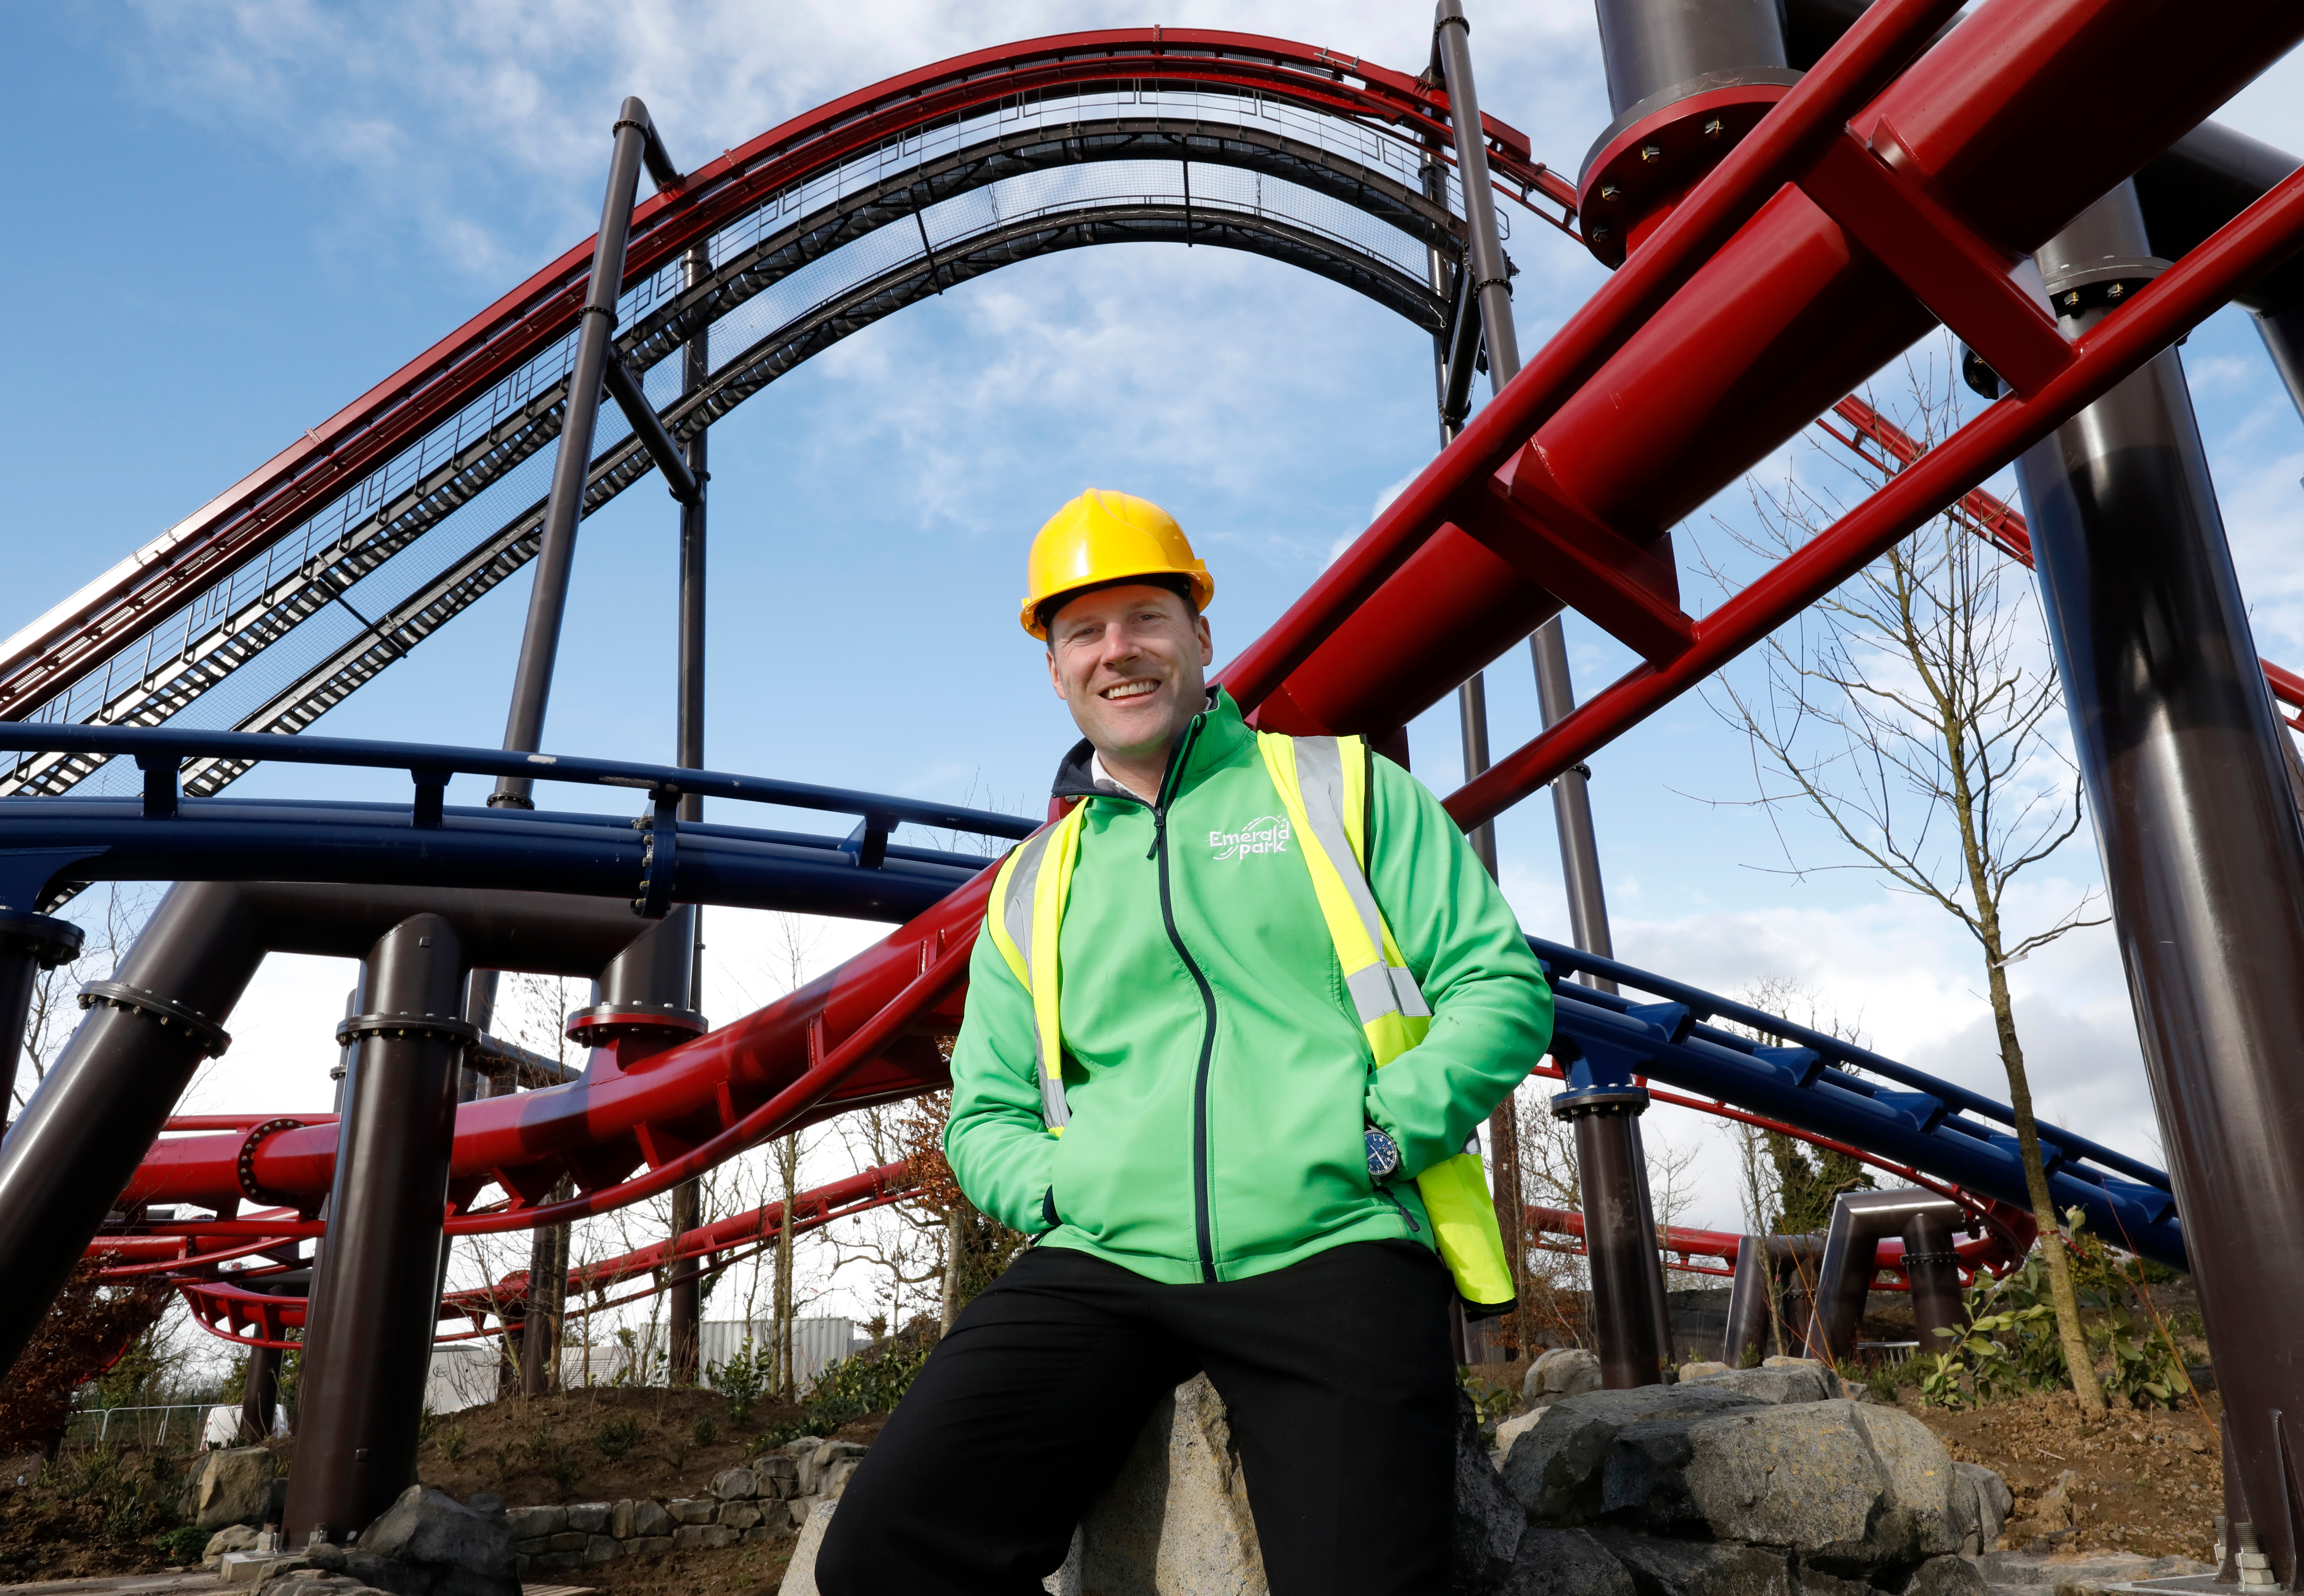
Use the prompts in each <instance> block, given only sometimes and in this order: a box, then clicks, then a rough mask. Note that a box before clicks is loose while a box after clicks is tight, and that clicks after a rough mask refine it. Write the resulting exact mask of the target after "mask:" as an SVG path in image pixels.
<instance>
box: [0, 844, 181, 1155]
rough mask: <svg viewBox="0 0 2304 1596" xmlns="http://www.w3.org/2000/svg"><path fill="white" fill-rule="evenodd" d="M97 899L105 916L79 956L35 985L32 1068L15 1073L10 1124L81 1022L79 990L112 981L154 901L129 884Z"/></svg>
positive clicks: (27, 1051) (30, 1020)
mask: <svg viewBox="0 0 2304 1596" xmlns="http://www.w3.org/2000/svg"><path fill="white" fill-rule="evenodd" d="M97 893H100V894H101V895H102V899H103V905H104V912H103V916H102V918H101V920H100V921H99V923H98V924H97V925H94V926H92V927H88V928H85V934H84V936H83V938H82V941H81V942H80V956H79V957H78V958H74V959H72V960H71V961H70V962H68V963H65V964H60V965H58V966H56V967H55V968H54V969H46V970H42V971H40V972H39V973H38V975H35V976H34V977H33V979H32V1001H31V1004H30V1008H29V1009H27V1010H26V1012H25V1016H24V1057H23V1060H22V1062H23V1063H26V1064H30V1066H31V1067H32V1068H31V1073H30V1078H29V1079H28V1078H27V1077H26V1075H25V1072H24V1071H23V1070H22V1068H18V1070H17V1072H16V1091H15V1097H16V1101H15V1103H14V1104H13V1107H12V1108H11V1110H10V1112H9V1116H8V1117H9V1118H10V1119H14V1118H15V1117H16V1115H17V1113H19V1112H21V1110H22V1108H23V1106H24V1104H26V1103H28V1102H30V1101H31V1100H32V1094H33V1093H34V1092H35V1091H36V1090H38V1087H39V1085H40V1083H41V1082H42V1081H44V1080H46V1079H47V1074H48V1066H49V1065H51V1064H53V1063H55V1061H56V1055H57V1054H58V1053H61V1052H62V1051H64V1043H67V1042H69V1041H71V1040H72V1031H73V1028H74V1027H75V1026H77V1025H78V1024H79V1022H80V988H81V987H82V986H84V985H86V984H88V983H89V982H90V981H109V980H110V979H111V978H112V972H113V968H114V966H116V965H117V964H119V962H120V956H121V955H122V954H123V953H125V952H126V951H127V950H128V946H129V944H130V943H131V942H134V941H135V940H136V933H138V932H139V931H140V930H142V929H143V926H144V920H145V917H146V916H148V914H149V913H150V912H151V908H152V905H153V903H154V902H155V901H156V898H155V895H154V894H153V893H152V892H151V891H140V890H139V889H138V888H136V887H135V886H133V885H131V884H130V883H127V882H117V883H113V884H109V885H106V886H100V887H97V888H96V889H95V890H94V892H93V893H92V894H91V896H94V895H95V894H97ZM91 907H92V906H91Z"/></svg>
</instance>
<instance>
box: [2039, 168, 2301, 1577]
mask: <svg viewBox="0 0 2304 1596" xmlns="http://www.w3.org/2000/svg"><path fill="white" fill-rule="evenodd" d="M2143 242H2144V232H2143V227H2142V223H2141V219H2140V217H2139V213H2138V211H2137V207H2136V203H2135V200H2134V198H2133V195H2132V192H2131V190H2130V186H2129V185H2128V184H2125V183H2123V184H2122V185H2121V187H2120V188H2119V189H2117V190H2113V193H2112V194H2111V195H2109V196H2107V197H2106V198H2105V200H2103V201H2101V202H2099V203H2098V204H2097V205H2096V206H2095V207H2092V208H2091V209H2090V210H2088V212H2086V213H2085V214H2083V215H2082V216H2081V217H2080V220H2079V221H2077V222H2075V223H2074V224H2072V226H2071V227H2070V228H2068V229H2067V230H2066V231H2065V232H2063V234H2060V235H2059V236H2058V237H2056V238H2055V239H2053V240H2051V241H2049V242H2048V243H2047V244H2046V246H2044V247H2043V248H2042V249H2040V251H2039V252H2038V256H2037V258H2038V260H2039V263H2040V266H2041V271H2042V275H2043V277H2044V278H2046V281H2047V283H2048V286H2049V288H2050V291H2051V295H2052V298H2054V300H2055V304H2056V308H2057V309H2058V310H2059V312H2063V310H2065V309H2066V308H2067V304H2066V301H2065V300H2064V298H2063V294H2065V293H2069V292H2071V291H2075V289H2077V291H2080V295H2081V300H2080V305H2079V306H2078V307H2077V311H2078V314H2077V315H2076V316H2075V317H2072V318H2071V319H2069V320H2068V321H2067V322H2066V324H2065V325H2066V328H2067V331H2076V330H2078V329H2080V328H2084V327H2086V326H2087V325H2090V324H2091V323H2093V322H2095V321H2096V320H2097V319H2099V318H2100V317H2102V316H2103V315H2104V314H2105V305H2106V304H2107V303H2108V302H2109V301H2108V300H2106V299H2105V294H2107V293H2108V291H2109V285H2108V283H2105V282H2104V281H2103V280H2101V279H2099V280H2098V281H2096V282H2094V283H2075V282H2068V280H2070V279H2077V278H2078V277H2080V276H2088V275H2090V274H2091V267H2092V266H2093V263H2096V262H2099V261H2103V260H2107V259H2113V260H2122V261H2125V260H2133V259H2136V258H2140V257H2142V256H2143V255H2144V254H2145V253H2146V251H2145V249H2143V248H2142V247H2141V246H2142V245H2143ZM2147 270H2148V268H2147ZM2113 280H2115V281H2116V280H2119V274H2118V273H2117V272H2115V274H2114V278H2113ZM2017 476H2018V481H2019V482H2020V485H2021V486H2022V488H2023V494H2024V510H2025V513H2026V516H2027V518H2028V519H2029V523H2030V526H2031V531H2032V547H2033V553H2034V557H2035V559H2036V560H2037V567H2038V571H2039V579H2040V587H2041V592H2042V595H2043V598H2044V601H2045V602H2044V608H2045V610H2046V616H2047V621H2048V631H2049V638H2050V641H2051V643H2052V645H2053V646H2054V650H2055V656H2056V664H2057V668H2058V670H2059V671H2060V672H2061V673H2062V675H2063V686H2064V696H2065V701H2066V705H2067V707H2068V709H2069V712H2070V714H2071V721H2072V733H2073V743H2074V747H2075V750H2076V752H2077V754H2078V756H2079V761H2080V773H2081V778H2082V780H2083V781H2084V782H2085V784H2086V787H2087V790H2088V815H2089V818H2090V819H2091V820H2092V821H2093V823H2094V824H2095V827H2096V841H2097V848H2098V851H2099V853H2100V855H2101V857H2102V858H2103V860H2104V867H2105V884H2106V886H2107V888H2108V890H2109V893H2110V897H2111V900H2112V910H2113V924H2114V925H2115V927H2116V928H2117V933H2118V935H2119V939H2120V949H2121V958H2122V962H2123V964H2124V965H2125V966H2126V968H2127V973H2128V984H2129V991H2130V995H2131V997H2132V998H2133V1000H2134V1002H2135V1007H2136V1016H2137V1030H2138V1033H2139V1038H2140V1040H2141V1042H2142V1043H2143V1051H2144V1061H2145V1068H2146V1071H2147V1074H2148V1076H2149V1077H2150V1079H2151V1083H2152V1095H2153V1101H2154V1103H2155V1105H2156V1108H2157V1109H2158V1110H2159V1118H2160V1126H2161V1130H2162V1134H2163V1136H2164V1138H2165V1146H2166V1149H2167V1153H2168V1169H2169V1173H2170V1175H2171V1176H2172V1177H2173V1182H2174V1187H2175V1194H2176V1201H2177V1204H2178V1207H2179V1208H2180V1209H2181V1212H2182V1214H2183V1217H2184V1235H2185V1238H2186V1242H2187V1245H2188V1246H2189V1248H2190V1254H2191V1262H2192V1278H2193V1279H2194V1280H2195V1281H2196V1282H2197V1283H2198V1288H2199V1292H2200V1305H2201V1309H2202V1312H2203V1314H2204V1316H2205V1317H2206V1319H2207V1325H2208V1333H2209V1338H2210V1341H2211V1345H2212V1346H2213V1347H2214V1348H2215V1354H2216V1379H2217V1383H2218V1386H2219V1389H2221V1390H2222V1392H2223V1394H2224V1414H2225V1426H2226V1428H2225V1433H2226V1434H2227V1435H2228V1436H2231V1437H2232V1439H2233V1444H2234V1450H2235V1457H2236V1459H2237V1461H2238V1465H2239V1471H2238V1472H2239V1475H2240V1482H2241V1484H2242V1486H2243V1488H2244V1490H2245V1492H2246V1495H2247V1499H2248V1500H2249V1503H2250V1504H2251V1505H2252V1507H2253V1508H2254V1513H2253V1523H2254V1524H2255V1533H2256V1535H2257V1540H2258V1541H2260V1542H2261V1543H2262V1545H2263V1548H2264V1550H2265V1551H2266V1553H2267V1554H2268V1555H2269V1556H2270V1558H2271V1559H2272V1565H2273V1569H2274V1573H2275V1574H2276V1575H2278V1577H2279V1578H2280V1579H2281V1580H2282V1581H2283V1582H2292V1581H2293V1580H2294V1579H2295V1578H2296V1576H2297V1575H2298V1574H2299V1572H2300V1570H2299V1566H2298V1560H2299V1550H2300V1549H2299V1548H2298V1547H2297V1546H2296V1545H2295V1544H2293V1542H2292V1540H2291V1531H2290V1525H2291V1523H2293V1522H2295V1518H2296V1516H2297V1515H2299V1514H2300V1513H2304V1505H2300V1504H2298V1503H2297V1502H2296V1500H2295V1496H2294V1493H2293V1492H2292V1491H2291V1488H2290V1485H2289V1482H2287V1481H2286V1480H2285V1479H2283V1474H2284V1472H2285V1471H2284V1470H2283V1459H2282V1456H2281V1452H2282V1442H2281V1440H2280V1439H2279V1437H2278V1435H2277V1429H2278V1427H2279V1419H2278V1417H2277V1415H2280V1414H2291V1415H2294V1414H2304V1266H2300V1265H2304V1259H2300V1258H2299V1257H2298V1255H2297V1242H2296V1238H2297V1237H2300V1236H2304V1160H2300V1159H2299V1158H2298V1157H2297V1156H2296V1149H2297V1148H2298V1147H2299V1146H2300V1145H2304V980H2300V979H2299V977H2298V972H2299V971H2300V970H2304V824H2300V823H2299V821H2298V816H2297V813H2296V807H2295V805H2294V804H2293V802H2292V801H2291V798H2290V795H2289V788H2288V775H2287V771H2286V768H2285V760H2284V756H2283V753H2282V750H2281V749H2280V747H2279V746H2278V742H2277V739H2280V738H2282V737H2283V736H2285V735H2286V733H2285V732H2283V730H2281V729H2280V726H2279V723H2278V722H2277V720H2276V719H2275V717H2274V712H2273V707H2272V704H2271V700H2270V697H2269V696H2268V694H2267V693H2266V688H2265V685H2264V679H2263V676H2262V673H2261V671H2260V669H2259V667H2258V665H2257V651H2256V646H2255V641H2254V638H2252V637H2251V635H2250V632H2249V622H2248V613H2247V609H2246V606H2245V605H2244V604H2243V603H2242V601H2241V597H2240V585H2239V583H2238V581H2237V580H2236V579H2235V578H2234V576H2233V574H2232V556H2231V551H2230V549H2229V548H2228V547H2227V546H2226V544H2225V540H2224V523H2223V519H2222V518H2221V516H2220V515H2219V513H2218V511H2217V507H2216V500H2215V490H2214V487H2213V486H2212V484H2211V482H2210V480H2209V476H2208V468H2207V458H2206V454H2205V452H2204V450H2203V449H2202V446H2201V443H2200V437H2199V429H2198V423H2197V421H2196V420H2195V418H2194V416H2193V413H2192V404H2191V397H2190V393H2189V392H2188V390H2187V389H2186V386H2185V383H2184V373H2183V367H2182V366H2181V362H2180V360H2179V358H2178V355H2177V353H2176V351H2175V350H2166V351H2164V352H2163V353H2162V354H2161V355H2160V356H2158V357H2157V358H2156V359H2154V360H2153V362H2152V363H2151V364H2150V365H2149V366H2147V367H2145V368H2144V369H2143V370H2141V371H2139V372H2138V373H2136V374H2135V375H2134V376H2130V378H2128V380H2127V381H2125V382H2124V383H2122V384H2120V385H2119V386H2118V387H2117V388H2114V389H2113V391H2112V392H2111V393H2109V394H2107V395H2106V396H2105V398H2103V399H2101V400H2099V401H2096V403H2095V404H2094V405H2091V406H2090V407H2089V408H2088V410H2084V411H2083V412H2081V414H2080V416H2078V417H2076V418H2073V419H2072V420H2071V421H2070V422H2068V423H2066V424H2065V425H2064V426H2063V427H2061V428H2059V429H2058V431H2057V432H2056V433H2055V435H2054V436H2053V437H2051V438H2049V439H2046V440H2045V441H2043V442H2042V443H2039V444H2037V445H2036V446H2035V447H2034V448H2033V449H2032V450H2030V451H2029V452H2027V453H2026V454H2025V455H2024V456H2023V458H2022V459H2021V460H2020V461H2019V462H2018V467H2017ZM2267 1248H2269V1249H2270V1250H2269V1251H2267V1250H2266V1249H2267ZM2290 1423H2291V1424H2292V1423H2293V1420H2292V1419H2291V1421H2290Z"/></svg>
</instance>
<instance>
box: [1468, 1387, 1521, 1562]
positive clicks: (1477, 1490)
mask: <svg viewBox="0 0 2304 1596" xmlns="http://www.w3.org/2000/svg"><path fill="white" fill-rule="evenodd" d="M1527 1527H1528V1516H1527V1514H1526V1512H1525V1511H1524V1510H1523V1509H1522V1508H1521V1507H1520V1503H1519V1502H1518V1501H1516V1500H1514V1499H1513V1497H1512V1492H1510V1491H1508V1490H1505V1489H1504V1481H1503V1479H1502V1478H1501V1477H1500V1476H1499V1475H1498V1474H1497V1473H1496V1467H1495V1464H1493V1463H1490V1462H1489V1461H1488V1448H1487V1443H1486V1442H1485V1441H1483V1440H1481V1439H1480V1414H1479V1410H1478V1408H1476V1407H1474V1406H1472V1398H1470V1396H1468V1395H1467V1394H1466V1393H1465V1392H1463V1391H1462V1390H1461V1389H1460V1390H1459V1391H1457V1393H1456V1517H1455V1522H1454V1524H1453V1530H1452V1532H1451V1539H1450V1541H1449V1548H1448V1567H1449V1574H1450V1576H1451V1579H1452V1581H1453V1586H1454V1588H1455V1589H1456V1590H1459V1591H1486V1590H1488V1589H1490V1588H1491V1587H1492V1586H1493V1585H1494V1584H1495V1582H1496V1581H1498V1580H1500V1579H1502V1578H1503V1577H1504V1575H1506V1574H1507V1573H1509V1572H1510V1571H1511V1569H1512V1554H1513V1553H1514V1552H1516V1551H1518V1550H1520V1535H1521V1533H1523V1532H1524V1531H1525V1530H1526V1529H1527Z"/></svg>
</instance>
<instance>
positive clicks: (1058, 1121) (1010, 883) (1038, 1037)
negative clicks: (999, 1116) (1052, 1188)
mask: <svg viewBox="0 0 2304 1596" xmlns="http://www.w3.org/2000/svg"><path fill="white" fill-rule="evenodd" d="M1079 815H1080V811H1079V809H1078V808H1074V809H1073V810H1072V813H1071V814H1069V815H1065V816H1064V817H1063V819H1062V820H1060V821H1058V822H1056V823H1055V824H1054V825H1049V826H1043V827H1042V828H1041V829H1040V830H1038V831H1037V832H1033V833H1032V834H1031V835H1030V836H1029V837H1028V838H1026V839H1025V840H1024V842H1023V845H1022V846H1021V847H1020V848H1018V849H1016V850H1015V851H1014V852H1013V853H1012V854H1010V855H1009V856H1008V860H1007V863H1005V864H1004V865H1003V866H1001V867H1000V874H999V875H998V876H997V877H996V878H995V880H994V882H993V883H992V893H993V900H994V903H995V909H996V912H995V913H994V914H992V915H990V916H987V922H988V925H987V929H989V930H990V931H991V933H992V942H993V945H994V946H995V947H996V948H998V949H999V950H1000V952H1001V956H1002V957H1003V958H1006V959H1007V961H1008V967H1009V969H1010V971H1011V972H1012V973H1013V974H1014V975H1015V977H1016V980H1017V983H1018V984H1020V985H1021V986H1022V987H1023V988H1024V990H1025V992H1028V993H1029V994H1030V996H1031V999H1032V1073H1033V1074H1034V1075H1036V1076H1038V1077H1039V1082H1040V1117H1041V1119H1043V1120H1045V1121H1046V1124H1047V1127H1048V1128H1049V1129H1050V1130H1053V1131H1056V1132H1058V1133H1059V1134H1061V1133H1062V1131H1063V1127H1065V1126H1067V1125H1069V1124H1071V1123H1072V1110H1071V1107H1070V1105H1068V1104H1067V1103H1066V1102H1064V1081H1063V1046H1062V1043H1061V1039H1060V1033H1059V1032H1058V1031H1057V1028H1056V1026H1055V1003H1056V970H1055V962H1056V961H1055V951H1054V950H1055V937H1054V936H1053V935H1051V936H1050V937H1049V938H1048V939H1047V940H1046V943H1045V944H1042V943H1039V942H1038V939H1036V938H1035V937H1034V935H1033V931H1034V921H1035V919H1036V918H1038V916H1039V914H1040V913H1041V912H1042V911H1044V910H1048V909H1053V911H1054V913H1055V916H1056V918H1057V919H1058V921H1061V919H1062V917H1063V888H1064V887H1067V886H1069V885H1070V877H1071V875H1072V870H1071V864H1072V857H1071V856H1072V850H1073V849H1075V848H1076V847H1077V845H1078V843H1079V839H1080V820H1079ZM1059 839H1061V840H1062V843H1063V847H1062V849H1061V850H1060V852H1059V855H1058V865H1057V869H1056V871H1055V872H1054V873H1051V872H1049V871H1048V870H1047V869H1046V865H1047V862H1048V848H1049V845H1050V844H1051V843H1052V842H1055V841H1057V840H1059ZM1059 877H1061V878H1062V879H1061V880H1059V879H1058V878H1059ZM1048 888H1055V889H1056V890H1055V891H1047V890H1046V889H1048ZM1036 945H1037V946H1045V947H1046V949H1047V950H1049V957H1048V958H1046V959H1045V960H1043V961H1041V962H1040V963H1039V964H1037V965H1036V964H1035V963H1034V961H1033V958H1032V952H1033V949H1034V948H1035V946H1036ZM1044 1010H1045V1018H1044ZM1051 1059H1054V1060H1056V1063H1055V1068H1050V1067H1049V1060H1051Z"/></svg>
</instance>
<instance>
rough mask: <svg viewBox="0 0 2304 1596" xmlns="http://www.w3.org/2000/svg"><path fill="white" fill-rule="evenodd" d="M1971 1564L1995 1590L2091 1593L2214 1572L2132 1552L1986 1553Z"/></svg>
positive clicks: (2202, 1565) (2187, 1562)
mask: <svg viewBox="0 0 2304 1596" xmlns="http://www.w3.org/2000/svg"><path fill="white" fill-rule="evenodd" d="M1975 1563H1976V1566H1977V1569H1978V1572H1979V1573H1981V1574H1982V1575H1983V1576H1984V1581H1985V1583H1986V1585H1987V1586H1988V1587H1991V1588H1993V1589H1995V1590H1997V1589H2000V1588H2002V1587H2005V1586H2016V1587H2023V1586H2028V1585H2031V1586H2039V1587H2042V1588H2055V1589H2061V1588H2062V1587H2063V1586H2066V1585H2071V1586H2076V1587H2078V1588H2080V1589H2082V1590H2093V1589H2099V1588H2102V1587H2105V1586H2110V1585H2122V1584H2133V1583H2136V1582H2137V1581H2139V1580H2147V1579H2178V1578H2196V1579H2198V1578H2207V1577H2211V1576H2213V1575H2215V1566H2213V1565H2211V1564H2207V1563H2196V1562H2194V1561H2192V1559H2191V1558H2147V1557H2142V1556H2139V1554H2137V1553H2135V1552H2132V1551H2113V1552H2096V1553H2093V1554H2091V1555H2090V1556H2088V1557H2084V1558H2073V1557H2063V1558H2046V1557H2040V1556H2036V1555H2034V1554H2032V1553H2029V1552H2020V1551H1988V1552H1986V1553H1985V1554H1984V1555H1983V1556H1982V1557H1980V1558H1976V1559H1975Z"/></svg>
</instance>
